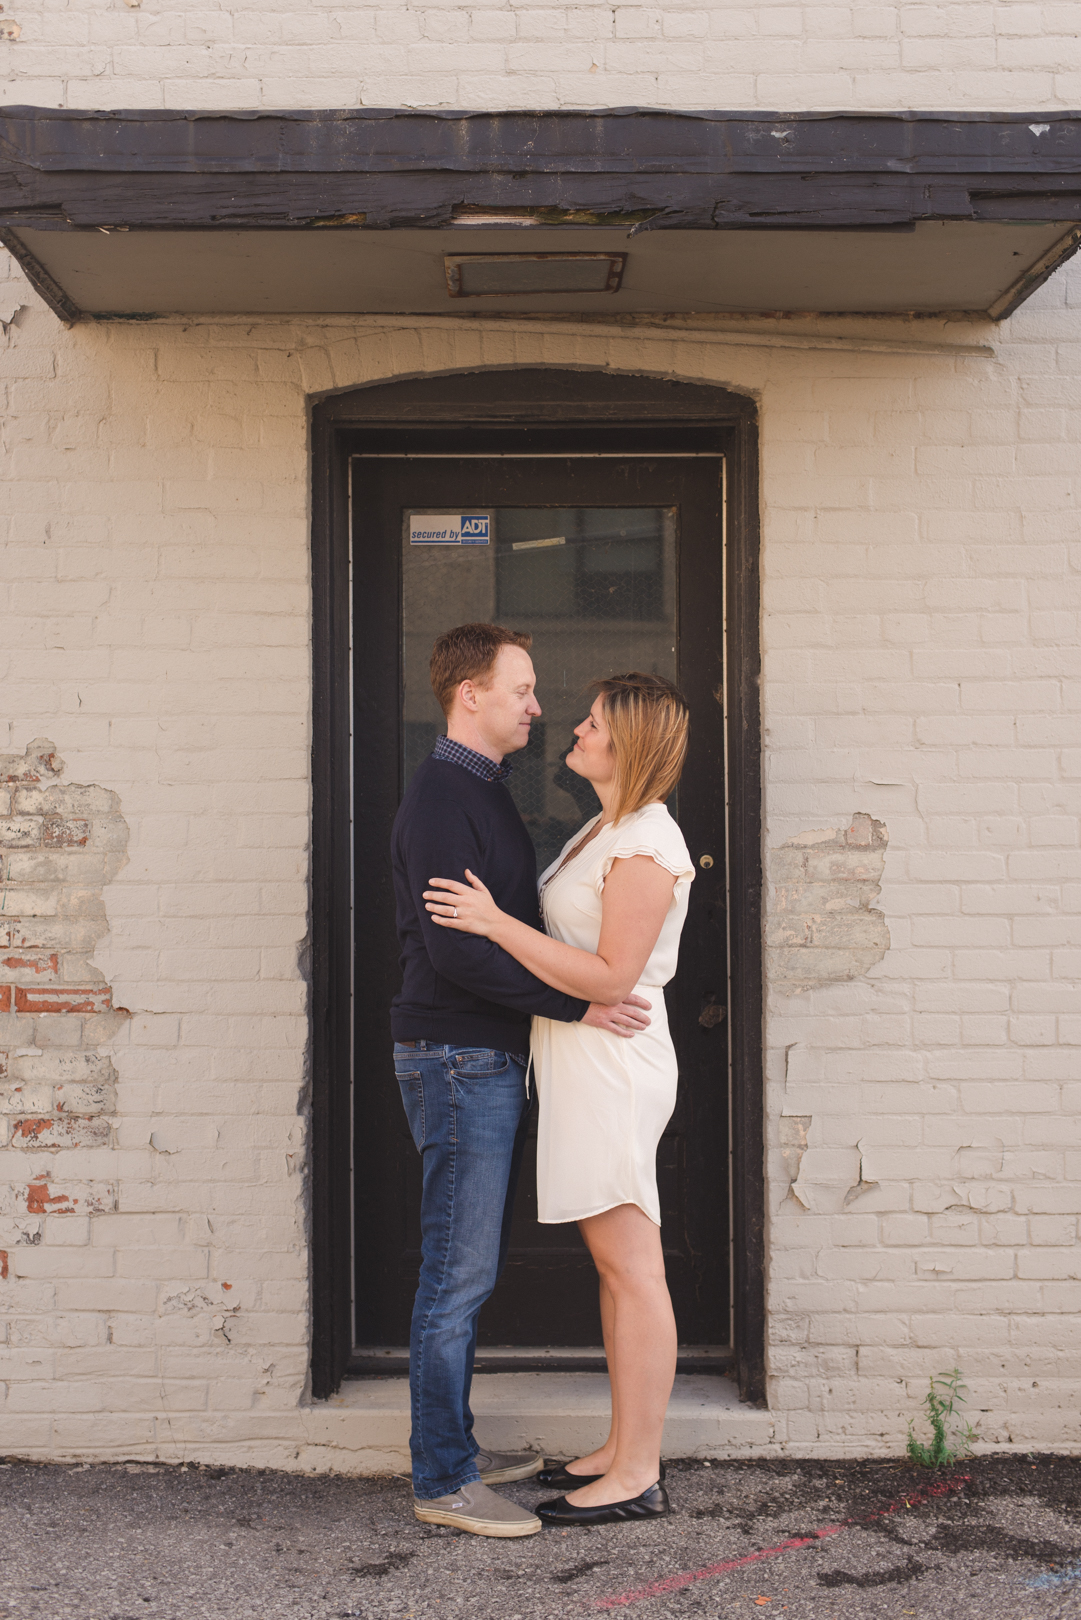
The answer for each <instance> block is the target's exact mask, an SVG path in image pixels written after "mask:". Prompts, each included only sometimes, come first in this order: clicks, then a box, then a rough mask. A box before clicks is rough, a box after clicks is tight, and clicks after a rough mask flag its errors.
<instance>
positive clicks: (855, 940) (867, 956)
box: [766, 811, 890, 990]
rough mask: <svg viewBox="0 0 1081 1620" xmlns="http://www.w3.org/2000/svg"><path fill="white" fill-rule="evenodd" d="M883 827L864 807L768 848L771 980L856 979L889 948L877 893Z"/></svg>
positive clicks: (793, 985) (799, 986)
mask: <svg viewBox="0 0 1081 1620" xmlns="http://www.w3.org/2000/svg"><path fill="white" fill-rule="evenodd" d="M888 842H889V834H888V832H887V831H886V826H885V823H884V822H881V821H876V820H875V819H874V817H873V816H869V815H867V814H866V812H864V811H859V812H858V813H857V814H856V815H854V816H853V817H852V821H851V824H850V825H849V826H848V827H845V828H834V827H827V828H820V829H816V830H813V831H810V832H801V833H796V835H795V836H794V837H792V838H789V839H787V840H786V841H785V843H784V844H782V845H781V846H780V848H778V849H773V850H771V851H770V857H769V876H770V896H769V917H768V921H767V932H766V942H767V950H766V959H767V972H768V976H769V982H770V983H771V984H773V985H784V986H785V987H786V988H790V989H793V990H803V989H809V988H810V987H811V986H813V985H816V984H832V983H837V982H839V981H842V980H845V979H856V978H859V977H860V975H861V974H864V973H866V972H868V970H869V969H870V968H872V967H874V966H875V964H876V963H877V962H881V960H882V958H883V957H884V956H885V954H886V952H887V951H888V950H889V947H890V933H889V929H888V928H887V926H886V918H885V914H884V913H883V912H881V911H879V910H877V909H876V908H875V907H874V906H872V904H871V902H872V900H876V899H877V898H878V895H879V892H880V887H881V878H882V872H883V869H884V867H885V863H886V845H887V844H888Z"/></svg>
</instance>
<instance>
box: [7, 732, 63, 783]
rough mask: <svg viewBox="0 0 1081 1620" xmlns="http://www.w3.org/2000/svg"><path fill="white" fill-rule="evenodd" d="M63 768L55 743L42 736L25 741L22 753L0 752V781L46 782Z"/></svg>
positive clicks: (57, 774)
mask: <svg viewBox="0 0 1081 1620" xmlns="http://www.w3.org/2000/svg"><path fill="white" fill-rule="evenodd" d="M63 769H64V761H63V760H62V759H61V758H60V756H59V754H58V753H57V752H56V744H55V743H52V742H49V741H48V740H47V739H46V738H44V737H35V738H34V741H33V742H32V743H27V745H26V752H25V753H24V754H0V782H41V781H46V782H47V781H49V780H50V779H51V778H52V777H54V776H59V775H60V772H61V771H62V770H63Z"/></svg>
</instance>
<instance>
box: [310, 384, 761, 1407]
mask: <svg viewBox="0 0 1081 1620" xmlns="http://www.w3.org/2000/svg"><path fill="white" fill-rule="evenodd" d="M576 422H580V423H582V424H586V423H588V424H590V425H595V424H597V423H598V422H605V423H606V424H608V425H617V424H621V423H626V424H627V425H628V426H630V425H632V424H633V425H634V426H636V427H637V428H638V429H639V430H641V429H642V428H643V427H654V428H657V429H665V430H667V434H670V433H671V431H672V428H673V426H674V425H675V424H678V423H685V424H687V425H688V426H690V425H692V424H693V425H694V426H698V427H709V428H713V429H715V430H717V432H718V434H719V436H720V438H721V440H722V442H723V445H724V450H725V456H726V481H727V491H726V494H727V500H726V511H727V518H726V524H727V535H726V541H727V578H726V586H725V590H726V619H727V754H728V852H727V853H728V870H729V873H730V874H731V878H730V883H729V982H730V1008H729V1018H728V1029H729V1051H730V1061H731V1074H732V1087H731V1128H732V1170H731V1176H732V1237H733V1252H732V1278H733V1338H734V1350H735V1357H736V1368H737V1372H738V1376H739V1385H740V1392H741V1394H742V1397H743V1399H744V1400H750V1401H761V1400H763V1399H764V1397H765V1219H764V1217H765V1175H764V1169H765V1167H764V1136H763V1072H762V1046H763V1031H762V1017H763V1001H762V834H761V804H762V755H761V718H760V702H759V674H760V668H761V650H760V640H759V613H760V608H759V561H758V559H759V497H758V435H757V416H756V412H755V409H754V404H753V402H752V401H751V400H749V399H747V398H745V397H744V396H742V395H739V394H734V393H732V392H730V391H729V390H727V389H724V388H720V387H716V386H712V385H709V384H701V383H684V382H670V381H665V380H661V379H657V378H651V377H646V376H641V375H636V374H634V373H612V372H610V371H601V370H596V371H589V370H569V369H562V368H556V367H529V368H514V369H501V370H491V371H486V370H479V369H478V370H471V371H462V372H453V373H440V374H438V375H435V376H430V377H422V378H416V379H412V380H409V381H405V382H389V383H375V384H371V385H369V386H367V387H362V388H358V389H355V390H351V391H350V392H348V393H345V394H338V395H334V396H331V397H330V398H328V399H325V400H323V401H321V402H320V403H318V404H316V405H315V407H314V410H313V414H312V607H313V625H312V638H313V668H312V676H313V697H312V727H313V730H312V882H311V916H310V934H309V937H310V941H311V974H312V997H311V1021H312V1029H311V1058H310V1062H311V1142H312V1150H311V1194H310V1197H311V1246H312V1357H311V1378H312V1394H313V1396H315V1397H316V1398H318V1399H325V1398H326V1397H327V1396H329V1395H331V1394H332V1393H333V1392H334V1390H336V1389H337V1387H338V1385H339V1384H340V1382H341V1379H342V1376H343V1374H344V1372H345V1369H346V1366H347V1364H348V1361H349V1357H350V1355H351V1353H352V1348H353V1346H352V1318H353V1308H352V1307H353V1299H352V1290H353V1282H352V1269H353V1268H352V1244H353V1219H352V1188H351V1183H350V1170H351V1154H352V1147H351V1144H352V1095H351V1092H352V1073H351V1051H352V1030H351V979H352V904H351V895H350V889H349V884H348V883H346V882H343V881H342V874H343V873H348V872H349V871H350V867H351V858H352V851H351V828H350V792H351V765H352V761H351V752H352V714H351V707H352V704H353V702H354V701H355V702H356V704H357V707H358V710H360V711H361V712H362V710H363V702H364V694H363V693H356V694H354V693H353V691H352V685H351V678H350V662H351V661H350V579H349V457H350V452H351V449H352V445H351V442H350V441H351V440H352V439H354V438H355V435H356V433H357V431H358V430H363V429H371V428H373V427H376V426H380V425H382V426H387V427H391V426H395V427H405V426H406V425H409V426H413V427H415V428H418V429H423V428H424V427H426V426H427V427H431V428H443V429H446V428H447V427H450V426H454V427H457V428H459V429H462V428H468V427H478V428H479V427H488V428H491V427H493V426H495V425H497V424H498V425H502V426H504V427H510V428H517V429H520V430H522V432H523V442H524V436H525V435H526V434H527V433H528V431H529V430H530V429H531V428H532V429H542V428H544V427H545V426H549V427H550V426H552V425H555V424H558V425H560V426H562V427H566V426H570V425H573V424H574V423H576Z"/></svg>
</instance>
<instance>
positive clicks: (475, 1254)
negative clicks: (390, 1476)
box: [394, 1041, 529, 1499]
mask: <svg viewBox="0 0 1081 1620" xmlns="http://www.w3.org/2000/svg"><path fill="white" fill-rule="evenodd" d="M394 1067H395V1070H396V1072H397V1076H398V1084H399V1086H400V1087H401V1092H402V1102H403V1103H404V1104H405V1113H406V1118H407V1119H408V1121H409V1129H410V1131H411V1133H412V1136H413V1141H414V1142H415V1143H416V1146H417V1150H418V1152H419V1153H420V1155H421V1160H422V1163H423V1175H424V1182H423V1188H424V1190H423V1192H422V1194H421V1206H420V1225H421V1265H420V1284H419V1286H418V1288H417V1298H416V1303H415V1305H414V1306H413V1323H412V1328H411V1331H410V1335H409V1394H410V1403H411V1407H412V1416H413V1429H412V1434H411V1435H410V1438H409V1448H410V1451H411V1453H412V1458H413V1493H414V1495H415V1496H418V1497H421V1498H424V1499H430V1498H432V1497H434V1496H445V1495H447V1494H448V1493H450V1492H451V1491H456V1490H458V1489H459V1487H460V1486H462V1485H467V1484H469V1483H470V1482H471V1481H474V1480H477V1479H479V1478H480V1474H479V1472H478V1470H477V1465H476V1461H475V1458H476V1455H477V1452H478V1450H479V1449H480V1448H479V1446H478V1445H477V1442H476V1441H475V1440H474V1438H473V1414H472V1412H471V1411H470V1410H469V1389H470V1385H471V1383H472V1380H473V1356H474V1354H475V1351H476V1348H477V1317H478V1316H479V1315H480V1308H481V1306H482V1305H483V1304H484V1301H485V1300H486V1299H487V1298H488V1296H489V1294H490V1293H491V1292H492V1289H493V1288H494V1287H495V1285H496V1282H497V1280H498V1278H499V1274H500V1272H501V1271H502V1270H503V1266H504V1263H505V1261H506V1258H507V1245H508V1242H509V1239H510V1223H511V1214H512V1211H513V1207H514V1193H515V1188H516V1186H517V1181H518V1169H519V1166H520V1164H521V1159H522V1150H523V1148H524V1146H525V1138H526V1120H527V1116H528V1113H529V1101H528V1098H527V1096H526V1085H525V1077H526V1059H525V1057H524V1056H523V1055H519V1054H518V1053H514V1052H494V1051H491V1050H489V1049H488V1048H485V1047H477V1046H441V1045H437V1044H436V1043H435V1042H434V1041H417V1042H416V1045H415V1046H403V1045H402V1044H400V1043H397V1042H396V1043H395V1047H394Z"/></svg>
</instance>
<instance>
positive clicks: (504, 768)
mask: <svg viewBox="0 0 1081 1620" xmlns="http://www.w3.org/2000/svg"><path fill="white" fill-rule="evenodd" d="M432 758H433V759H445V760H446V761H447V762H448V764H450V765H461V766H463V767H464V769H465V770H467V771H472V773H473V775H474V776H479V777H480V778H481V780H482V781H483V782H505V781H506V780H507V777H508V776H509V775H510V773H511V769H512V767H511V766H510V765H508V764H507V762H506V760H504V761H503V763H502V764H501V765H497V764H496V762H495V760H494V759H489V758H488V757H487V755H486V754H478V753H477V751H476V749H475V748H466V747H465V746H464V744H462V743H458V742H452V741H451V740H450V738H449V737H440V739H439V741H438V742H437V743H436V745H435V747H434V748H433V749H432Z"/></svg>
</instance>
